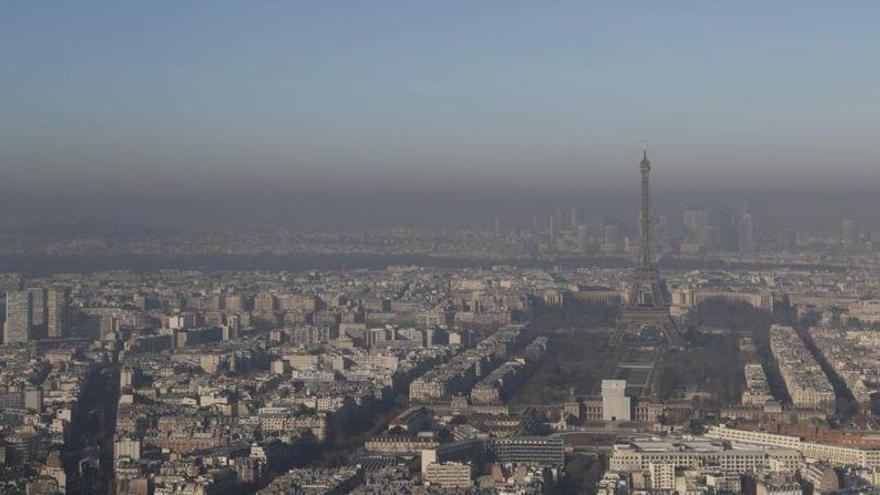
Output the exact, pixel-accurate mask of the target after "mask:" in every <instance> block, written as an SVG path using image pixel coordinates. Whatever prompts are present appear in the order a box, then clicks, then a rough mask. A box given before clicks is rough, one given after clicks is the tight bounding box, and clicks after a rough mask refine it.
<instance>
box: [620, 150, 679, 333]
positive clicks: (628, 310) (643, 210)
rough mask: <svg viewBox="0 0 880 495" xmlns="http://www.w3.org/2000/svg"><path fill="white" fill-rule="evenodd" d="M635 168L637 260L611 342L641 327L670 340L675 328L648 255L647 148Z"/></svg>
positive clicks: (649, 221) (649, 212)
mask: <svg viewBox="0 0 880 495" xmlns="http://www.w3.org/2000/svg"><path fill="white" fill-rule="evenodd" d="M639 171H640V172H641V175H642V195H641V205H640V214H639V234H640V237H641V247H640V249H639V260H638V266H637V267H636V269H635V270H634V271H633V274H632V278H631V279H630V282H629V287H628V290H627V299H626V304H625V305H624V307H623V311H622V312H621V315H620V322H619V325H618V328H617V332H616V333H615V334H614V337H612V339H611V342H612V344H620V343H622V342H623V341H624V340H625V339H626V337H627V336H638V335H641V334H642V331H643V330H646V329H653V330H656V331H657V332H659V333H660V334H661V335H662V336H663V337H664V338H665V339H666V340H667V341H669V342H670V343H677V342H678V340H679V335H678V329H677V328H676V326H675V322H673V321H672V318H671V317H670V316H669V303H668V302H667V298H666V290H665V287H664V283H663V281H662V280H661V279H660V272H659V271H658V270H657V268H656V267H655V266H654V260H653V258H652V256H651V189H650V187H651V186H650V175H651V162H650V161H649V160H648V151H647V149H645V151H643V152H642V161H641V163H639Z"/></svg>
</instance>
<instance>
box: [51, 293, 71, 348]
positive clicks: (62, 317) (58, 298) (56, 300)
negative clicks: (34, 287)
mask: <svg viewBox="0 0 880 495" xmlns="http://www.w3.org/2000/svg"><path fill="white" fill-rule="evenodd" d="M68 300H69V295H68V292H67V289H64V288H60V287H54V288H51V289H49V290H47V291H46V334H47V336H48V337H49V338H50V339H57V338H61V337H64V335H65V332H67V328H65V327H66V326H67V314H68V313H67V306H68V304H69V302H68Z"/></svg>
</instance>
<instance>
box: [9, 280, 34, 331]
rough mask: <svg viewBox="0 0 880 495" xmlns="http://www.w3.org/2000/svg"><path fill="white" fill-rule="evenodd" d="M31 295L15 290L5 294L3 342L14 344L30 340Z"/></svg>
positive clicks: (31, 322) (27, 292) (24, 291)
mask: <svg viewBox="0 0 880 495" xmlns="http://www.w3.org/2000/svg"><path fill="white" fill-rule="evenodd" d="M31 306H32V300H31V293H30V292H29V291H26V290H16V291H10V292H7V293H6V324H5V325H4V327H3V342H4V343H6V344H16V343H22V342H28V341H29V340H30V338H31V325H32V324H33V320H32V319H31Z"/></svg>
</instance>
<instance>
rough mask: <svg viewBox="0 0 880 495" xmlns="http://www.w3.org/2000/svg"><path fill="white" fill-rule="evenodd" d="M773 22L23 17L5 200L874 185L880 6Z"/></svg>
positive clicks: (310, 12) (283, 5) (742, 16)
mask: <svg viewBox="0 0 880 495" xmlns="http://www.w3.org/2000/svg"><path fill="white" fill-rule="evenodd" d="M770 3H771V2H705V1H694V2H675V1H657V2H613V1H605V2H548V1H540V2H537V1H535V2H518V1H511V0H503V1H485V2H473V1H462V2H456V1H439V2H437V1H431V2H414V1H406V2H403V1H401V2H391V1H352V2H332V1H301V2H295V1H279V2H269V1H249V2H244V1H241V2H232V1H226V2H224V1H217V0H213V1H205V2H196V1H180V0H173V1H159V0H149V1H137V2H120V1H118V0H116V1H107V2H92V1H85V0H83V1H77V2H61V1H54V0H52V1H38V0H24V1H11V0H8V1H4V2H2V3H0V61H2V62H0V90H2V91H0V192H2V193H3V194H11V195H28V194H40V193H42V194H45V193H47V192H52V191H57V190H67V191H69V192H70V191H78V190H89V191H94V190H101V189H106V190H107V191H108V192H109V191H111V190H115V191H119V190H134V189H143V190H149V189H153V188H163V189H165V190H173V189H175V188H184V189H185V188H187V187H192V188H200V187H201V188H203V187H213V186H223V185H226V186H225V187H227V188H228V187H229V186H228V185H229V184H234V185H235V187H240V188H242V189H247V188H254V189H259V188H264V187H265V188H270V189H271V188H277V189H279V190H284V189H285V188H291V189H294V188H297V187H298V188H303V187H306V186H313V185H315V184H325V183H335V184H358V183H362V182H371V183H380V182H382V181H385V180H393V181H394V182H396V183H405V184H406V183H420V184H431V183H438V184H445V186H446V187H450V185H453V184H455V183H456V182H457V181H465V182H468V183H485V182H497V183H501V184H506V183H520V184H522V183H545V184H549V185H552V184H555V183H560V184H562V183H565V184H568V185H571V184H572V183H578V181H582V182H591V181H592V182H594V183H595V182H601V181H612V180H622V179H624V178H626V179H632V178H633V177H634V174H635V169H634V167H635V162H636V161H637V160H638V155H639V154H640V147H641V141H642V139H648V141H649V146H650V147H651V153H652V156H653V158H654V163H655V170H657V172H658V174H660V176H659V177H658V179H657V180H658V181H661V183H662V181H666V182H668V183H672V182H679V181H682V180H684V179H685V178H686V177H690V178H694V177H696V178H698V179H699V180H700V181H709V182H712V181H717V182H729V181H731V180H732V179H738V180H740V181H741V182H743V183H746V184H748V183H749V182H752V181H754V183H759V182H762V181H774V180H775V181H778V180H779V179H781V178H786V177H787V176H790V175H791V174H801V175H802V176H804V177H806V178H808V179H813V180H815V179H831V178H833V179H836V180H843V181H845V180H862V179H866V178H870V179H876V180H877V182H878V183H880V169H878V167H877V160H876V159H875V157H876V156H877V154H878V144H880V140H878V137H880V27H878V19H880V3H878V2H876V1H865V2H824V1H823V2H806V1H792V2H772V4H773V6H772V7H769V6H768V5H769V4H770ZM661 170H662V174H661V172H660V171H661ZM389 178H392V179H389ZM572 181H574V182H572ZM120 185H121V187H120Z"/></svg>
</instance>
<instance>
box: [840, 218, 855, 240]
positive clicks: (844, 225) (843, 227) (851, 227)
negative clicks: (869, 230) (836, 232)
mask: <svg viewBox="0 0 880 495" xmlns="http://www.w3.org/2000/svg"><path fill="white" fill-rule="evenodd" d="M840 234H841V239H842V240H843V242H844V243H845V244H855V243H856V242H858V240H859V230H858V229H857V228H856V221H855V220H853V219H852V218H844V219H843V220H842V221H841V222H840Z"/></svg>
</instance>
